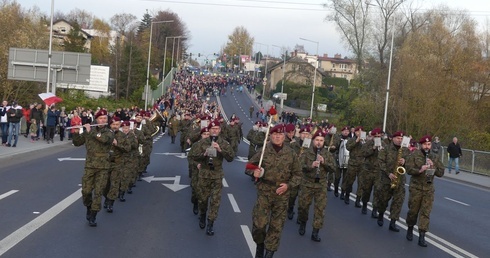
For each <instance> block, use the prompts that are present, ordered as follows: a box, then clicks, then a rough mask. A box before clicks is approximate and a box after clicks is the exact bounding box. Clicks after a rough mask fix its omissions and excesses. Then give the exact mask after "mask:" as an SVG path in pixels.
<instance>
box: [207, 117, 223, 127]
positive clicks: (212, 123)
mask: <svg viewBox="0 0 490 258" xmlns="http://www.w3.org/2000/svg"><path fill="white" fill-rule="evenodd" d="M215 126H218V127H219V126H220V122H219V120H218V119H216V120H214V121H212V122H211V123H209V125H208V128H209V129H211V128H212V127H215Z"/></svg>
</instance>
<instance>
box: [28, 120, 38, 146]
mask: <svg viewBox="0 0 490 258" xmlns="http://www.w3.org/2000/svg"><path fill="white" fill-rule="evenodd" d="M29 135H30V136H31V142H34V141H35V140H36V139H37V124H36V119H34V118H33V119H31V122H30V125H29Z"/></svg>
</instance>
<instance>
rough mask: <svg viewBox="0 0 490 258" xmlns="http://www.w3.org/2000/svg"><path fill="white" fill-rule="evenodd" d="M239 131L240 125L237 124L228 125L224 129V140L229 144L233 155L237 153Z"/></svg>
mask: <svg viewBox="0 0 490 258" xmlns="http://www.w3.org/2000/svg"><path fill="white" fill-rule="evenodd" d="M240 131H241V129H240V125H238V124H235V125H228V126H227V127H226V134H225V135H226V140H227V141H228V142H229V143H230V145H231V148H232V149H233V152H234V153H237V151H238V144H239V142H240V139H241V137H240Z"/></svg>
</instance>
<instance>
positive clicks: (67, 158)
mask: <svg viewBox="0 0 490 258" xmlns="http://www.w3.org/2000/svg"><path fill="white" fill-rule="evenodd" d="M70 160H75V161H80V160H85V158H72V157H66V158H58V161H70Z"/></svg>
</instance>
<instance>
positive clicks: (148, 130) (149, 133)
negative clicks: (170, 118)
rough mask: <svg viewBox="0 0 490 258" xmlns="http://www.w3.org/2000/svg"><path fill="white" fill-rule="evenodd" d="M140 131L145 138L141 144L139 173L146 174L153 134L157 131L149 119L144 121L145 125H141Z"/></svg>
mask: <svg viewBox="0 0 490 258" xmlns="http://www.w3.org/2000/svg"><path fill="white" fill-rule="evenodd" d="M141 131H142V132H143V135H144V137H145V141H144V142H143V155H142V159H143V164H142V166H141V167H140V170H141V172H146V169H147V168H148V165H149V164H150V155H151V152H152V150H153V133H155V132H156V131H157V127H155V125H154V124H153V122H151V121H150V120H149V119H145V124H144V125H143V127H142V129H141Z"/></svg>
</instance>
